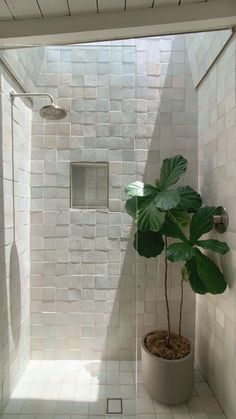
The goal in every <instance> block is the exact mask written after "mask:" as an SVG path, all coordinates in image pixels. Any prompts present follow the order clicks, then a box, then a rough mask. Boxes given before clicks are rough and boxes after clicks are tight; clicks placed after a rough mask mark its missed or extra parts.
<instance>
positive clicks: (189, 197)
mask: <svg viewBox="0 0 236 419" xmlns="http://www.w3.org/2000/svg"><path fill="white" fill-rule="evenodd" d="M178 192H179V194H180V198H181V200H180V204H179V206H180V207H181V208H182V209H184V210H185V211H187V212H196V211H197V210H198V209H199V208H201V206H202V198H201V195H199V193H197V192H196V191H195V190H194V189H192V188H191V187H190V186H180V187H179V188H178Z"/></svg>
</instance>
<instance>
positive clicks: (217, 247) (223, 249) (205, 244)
mask: <svg viewBox="0 0 236 419" xmlns="http://www.w3.org/2000/svg"><path fill="white" fill-rule="evenodd" d="M196 245H197V246H199V247H202V248H203V249H209V250H212V251H213V252H217V253H220V254H221V255H225V254H226V253H227V252H228V251H229V250H230V249H229V246H228V245H227V243H225V242H221V241H219V240H213V239H208V240H198V241H197V243H196Z"/></svg>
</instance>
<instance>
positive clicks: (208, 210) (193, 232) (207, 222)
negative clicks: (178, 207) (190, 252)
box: [190, 207, 215, 244]
mask: <svg viewBox="0 0 236 419" xmlns="http://www.w3.org/2000/svg"><path fill="white" fill-rule="evenodd" d="M214 213H215V207H202V208H200V209H199V210H198V211H197V212H196V213H195V214H194V215H193V217H192V221H191V224H190V241H191V242H192V243H193V244H195V243H196V241H197V240H198V239H199V238H200V237H201V236H202V235H203V234H205V233H208V232H209V231H211V230H212V229H213V225H214V220H213V215H214Z"/></svg>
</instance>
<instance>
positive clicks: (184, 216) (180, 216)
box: [169, 206, 191, 227]
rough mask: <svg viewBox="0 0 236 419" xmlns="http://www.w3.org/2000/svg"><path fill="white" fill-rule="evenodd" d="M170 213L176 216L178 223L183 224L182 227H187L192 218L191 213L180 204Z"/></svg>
mask: <svg viewBox="0 0 236 419" xmlns="http://www.w3.org/2000/svg"><path fill="white" fill-rule="evenodd" d="M169 213H170V214H171V216H172V217H174V218H175V220H176V223H177V224H179V225H181V227H187V226H188V225H189V224H190V221H191V218H190V216H189V214H188V213H187V212H186V211H184V210H183V209H182V208H180V207H179V206H178V207H176V208H172V209H171V210H170V211H169Z"/></svg>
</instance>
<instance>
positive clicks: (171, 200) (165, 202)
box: [154, 190, 180, 211]
mask: <svg viewBox="0 0 236 419" xmlns="http://www.w3.org/2000/svg"><path fill="white" fill-rule="evenodd" d="M179 202H180V194H179V193H178V192H177V191H171V190H169V191H160V192H158V194H157V195H156V197H155V198H154V203H155V206H156V207H157V208H159V209H161V210H164V211H166V210H169V209H171V208H175V207H177V205H178V204H179Z"/></svg>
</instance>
